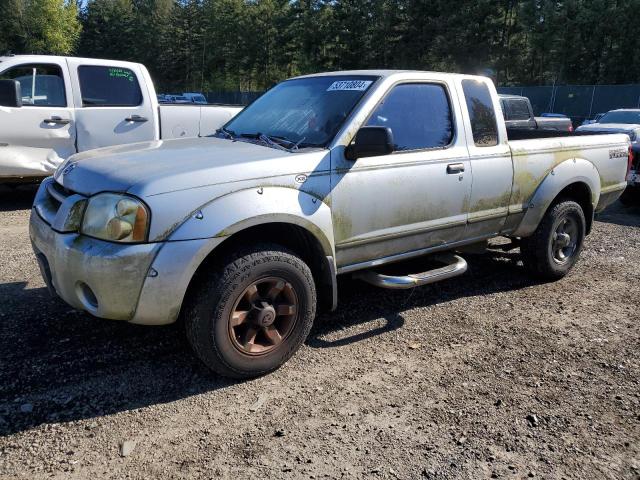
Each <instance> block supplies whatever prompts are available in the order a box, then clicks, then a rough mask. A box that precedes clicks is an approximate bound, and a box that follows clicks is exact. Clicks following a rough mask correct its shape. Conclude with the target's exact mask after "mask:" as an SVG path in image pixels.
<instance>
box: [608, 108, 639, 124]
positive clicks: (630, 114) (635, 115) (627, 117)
mask: <svg viewBox="0 0 640 480" xmlns="http://www.w3.org/2000/svg"><path fill="white" fill-rule="evenodd" d="M598 123H634V124H635V123H637V124H640V111H627V112H609V113H605V114H604V115H603V116H602V118H601V119H600V120H598Z"/></svg>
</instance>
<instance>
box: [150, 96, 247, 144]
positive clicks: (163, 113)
mask: <svg viewBox="0 0 640 480" xmlns="http://www.w3.org/2000/svg"><path fill="white" fill-rule="evenodd" d="M243 108H244V107H242V106H239V105H195V104H191V105H189V104H185V105H182V104H168V105H165V104H161V105H159V106H158V110H159V113H160V138H161V139H163V140H169V139H172V138H188V137H197V136H201V137H204V136H207V135H212V134H214V133H215V131H216V130H217V129H218V128H220V126H221V125H224V124H225V123H227V122H228V121H229V120H231V118H232V117H234V116H235V115H236V114H237V113H238V112H240V110H242V109H243ZM197 110H199V111H200V115H194V111H197Z"/></svg>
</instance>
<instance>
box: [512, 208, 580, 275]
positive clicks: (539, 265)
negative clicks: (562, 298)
mask: <svg viewBox="0 0 640 480" xmlns="http://www.w3.org/2000/svg"><path fill="white" fill-rule="evenodd" d="M585 233H586V221H585V217H584V211H583V210H582V207H581V206H580V205H579V204H578V203H576V202H574V201H571V200H562V201H560V202H558V203H556V204H555V205H552V206H551V207H550V208H549V210H548V211H547V212H546V213H545V215H544V217H543V218H542V221H541V222H540V225H538V228H537V229H536V231H535V232H534V233H533V235H532V236H530V237H526V238H523V239H522V243H521V245H520V251H521V254H522V260H523V263H524V265H525V267H527V268H528V269H529V270H530V271H531V272H532V273H533V274H534V275H535V276H537V277H539V278H542V279H544V280H558V279H560V278H562V277H564V276H565V275H566V274H567V273H569V270H571V268H572V267H573V266H574V265H575V263H576V262H577V261H578V257H579V256H580V251H581V250H582V245H583V243H584V237H585Z"/></svg>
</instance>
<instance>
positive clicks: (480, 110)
mask: <svg viewBox="0 0 640 480" xmlns="http://www.w3.org/2000/svg"><path fill="white" fill-rule="evenodd" d="M462 90H463V92H464V98H465V101H466V104H467V111H468V112H469V119H470V120H471V132H472V134H473V143H474V144H475V146H476V147H495V146H496V145H498V123H497V120H496V112H495V110H494V108H493V99H492V97H491V92H490V91H489V87H487V84H486V83H485V82H482V81H480V80H471V79H465V80H462Z"/></svg>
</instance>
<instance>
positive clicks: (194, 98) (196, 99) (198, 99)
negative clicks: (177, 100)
mask: <svg viewBox="0 0 640 480" xmlns="http://www.w3.org/2000/svg"><path fill="white" fill-rule="evenodd" d="M182 96H183V97H185V98H186V99H187V100H189V101H190V102H191V103H195V104H198V105H206V104H207V103H208V102H207V97H205V96H204V95H203V94H202V93H183V94H182Z"/></svg>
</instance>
